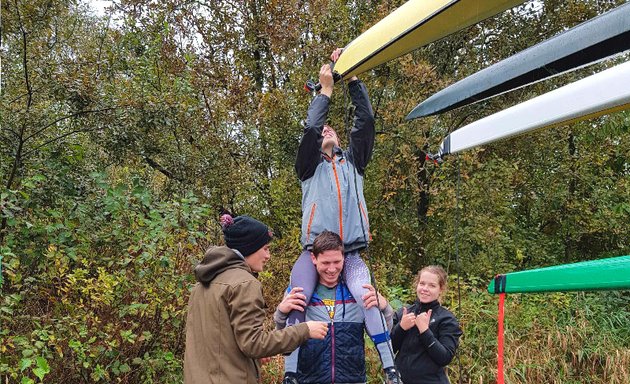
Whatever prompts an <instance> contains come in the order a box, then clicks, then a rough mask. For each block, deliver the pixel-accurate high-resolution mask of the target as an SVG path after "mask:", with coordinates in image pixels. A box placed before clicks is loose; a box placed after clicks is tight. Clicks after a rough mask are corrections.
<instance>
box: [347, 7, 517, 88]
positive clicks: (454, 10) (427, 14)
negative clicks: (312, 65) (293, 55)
mask: <svg viewBox="0 0 630 384" xmlns="http://www.w3.org/2000/svg"><path fill="white" fill-rule="evenodd" d="M523 2H524V0H455V1H454V0H410V1H408V2H406V3H405V4H403V5H401V6H400V7H399V8H398V9H396V10H395V11H394V12H392V13H391V14H389V15H388V16H387V17H385V18H384V19H383V20H381V21H379V22H378V23H376V24H375V25H374V26H372V27H371V28H370V29H368V30H367V31H365V32H363V33H362V34H361V35H360V36H359V37H357V38H356V39H354V40H353V41H352V42H350V44H348V45H347V46H346V47H345V48H344V51H343V53H342V54H341V56H340V57H339V60H337V62H336V63H335V71H336V72H337V73H339V74H340V75H341V77H342V78H347V77H350V76H355V75H358V74H360V73H363V72H365V71H367V70H369V69H372V68H374V67H376V66H377V65H380V64H383V63H385V62H387V61H389V60H392V59H395V58H397V57H399V56H402V55H404V54H405V53H409V52H411V51H413V50H414V49H417V48H420V47H422V46H424V45H427V44H430V43H432V42H434V41H436V40H439V39H441V38H443V37H446V36H448V35H450V34H452V33H454V32H457V31H459V30H461V29H464V28H466V27H469V26H471V25H473V24H475V23H478V22H479V21H481V20H484V19H486V18H488V17H491V16H494V15H496V14H498V13H500V12H503V11H505V10H506V9H508V8H512V7H514V6H516V5H519V4H521V3H523Z"/></svg>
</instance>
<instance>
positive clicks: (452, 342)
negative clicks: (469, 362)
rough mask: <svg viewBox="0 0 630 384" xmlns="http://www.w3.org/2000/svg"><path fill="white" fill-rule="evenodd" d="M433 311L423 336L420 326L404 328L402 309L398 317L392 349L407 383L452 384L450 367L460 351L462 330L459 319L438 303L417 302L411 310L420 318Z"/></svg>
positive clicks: (396, 316) (393, 331) (403, 378)
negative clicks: (419, 329) (448, 369)
mask: <svg viewBox="0 0 630 384" xmlns="http://www.w3.org/2000/svg"><path fill="white" fill-rule="evenodd" d="M429 309H431V310H432V313H431V321H430V323H429V329H428V330H427V331H426V332H424V333H422V334H420V332H419V331H418V328H417V327H415V326H414V327H412V328H410V329H409V330H407V331H405V330H404V329H402V328H401V327H400V319H401V317H402V309H400V310H399V311H398V312H396V314H395V315H394V328H393V329H392V334H391V335H392V346H393V347H394V353H396V367H397V368H398V370H399V372H400V375H401V378H402V381H403V383H405V384H448V383H449V381H448V376H446V372H445V370H444V367H446V366H447V365H448V364H449V363H450V362H451V360H452V359H453V356H454V355H455V351H457V346H458V345H459V337H460V336H461V335H462V330H461V329H460V328H459V324H458V322H457V319H456V318H455V316H454V315H453V314H452V313H451V312H450V311H449V310H448V309H446V308H444V307H442V306H441V305H440V303H438V301H437V300H436V301H432V302H430V303H427V304H422V303H420V302H419V301H417V300H416V302H415V303H414V304H413V305H412V306H410V307H408V308H407V311H408V312H413V313H415V314H416V315H417V314H419V313H422V312H426V311H427V310H429Z"/></svg>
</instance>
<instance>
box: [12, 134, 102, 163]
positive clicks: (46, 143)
mask: <svg viewBox="0 0 630 384" xmlns="http://www.w3.org/2000/svg"><path fill="white" fill-rule="evenodd" d="M99 129H102V128H100V127H97V128H87V129H75V130H74V131H70V132H67V133H64V134H63V135H60V136H57V137H55V138H54V139H50V140H47V141H46V142H44V143H43V144H40V145H38V146H37V147H35V148H33V149H31V150H29V151H27V152H24V154H23V157H27V156H28V155H30V154H31V153H33V152H35V151H37V150H38V149H40V148H42V147H45V146H47V145H48V144H51V143H54V142H55V141H58V140H61V139H63V138H64V137H68V136H71V135H74V134H75V133H81V132H92V131H98V130H99Z"/></svg>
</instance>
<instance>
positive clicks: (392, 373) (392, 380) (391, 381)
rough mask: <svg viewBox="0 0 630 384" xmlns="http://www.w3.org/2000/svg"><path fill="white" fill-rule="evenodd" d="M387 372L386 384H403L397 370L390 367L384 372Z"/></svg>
mask: <svg viewBox="0 0 630 384" xmlns="http://www.w3.org/2000/svg"><path fill="white" fill-rule="evenodd" d="M383 371H384V372H385V377H386V379H385V384H403V382H402V380H401V379H400V376H399V375H398V372H396V368H394V367H389V368H385V369H384V370H383Z"/></svg>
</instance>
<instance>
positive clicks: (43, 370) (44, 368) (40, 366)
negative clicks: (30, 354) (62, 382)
mask: <svg viewBox="0 0 630 384" xmlns="http://www.w3.org/2000/svg"><path fill="white" fill-rule="evenodd" d="M35 360H36V362H37V368H35V369H33V373H34V374H35V376H37V377H38V378H39V380H44V376H46V375H47V374H48V373H50V367H49V366H48V361H46V359H44V358H43V357H41V356H38V357H37V359H35Z"/></svg>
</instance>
